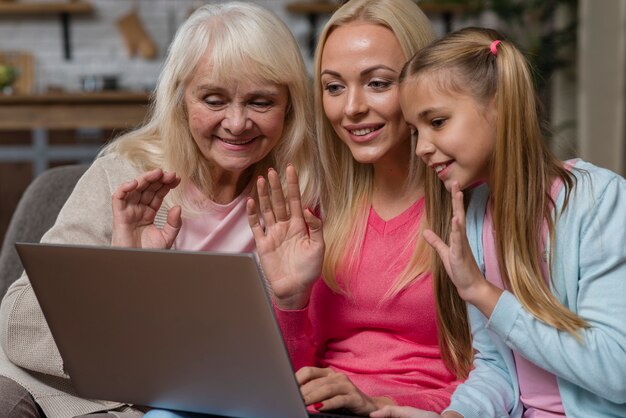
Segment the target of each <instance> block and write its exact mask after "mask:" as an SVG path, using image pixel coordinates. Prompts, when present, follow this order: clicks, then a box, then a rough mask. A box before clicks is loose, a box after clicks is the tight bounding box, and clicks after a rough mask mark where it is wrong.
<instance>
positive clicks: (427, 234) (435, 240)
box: [423, 229, 450, 274]
mask: <svg viewBox="0 0 626 418" xmlns="http://www.w3.org/2000/svg"><path fill="white" fill-rule="evenodd" d="M423 237H424V239H425V240H426V242H427V243H428V245H430V246H431V247H433V249H434V250H435V251H437V254H438V255H439V258H441V262H442V263H443V266H444V268H445V269H446V271H447V272H448V274H450V247H448V246H447V245H446V243H445V242H443V240H442V239H441V238H439V236H438V235H437V234H435V233H434V232H433V231H431V230H430V229H426V230H425V231H424V234H423Z"/></svg>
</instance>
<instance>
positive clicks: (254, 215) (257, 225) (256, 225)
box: [246, 197, 265, 242]
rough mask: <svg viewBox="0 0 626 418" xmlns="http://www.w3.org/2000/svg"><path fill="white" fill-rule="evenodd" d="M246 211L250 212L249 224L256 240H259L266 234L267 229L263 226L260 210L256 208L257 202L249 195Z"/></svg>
mask: <svg viewBox="0 0 626 418" xmlns="http://www.w3.org/2000/svg"><path fill="white" fill-rule="evenodd" d="M246 212H247V213H248V225H250V228H251V229H252V235H253V236H254V240H255V241H256V242H259V240H260V239H261V238H262V237H263V236H264V235H265V231H264V229H263V226H261V221H260V218H259V212H258V211H257V209H256V202H255V201H254V199H253V198H251V197H249V198H248V201H247V202H246Z"/></svg>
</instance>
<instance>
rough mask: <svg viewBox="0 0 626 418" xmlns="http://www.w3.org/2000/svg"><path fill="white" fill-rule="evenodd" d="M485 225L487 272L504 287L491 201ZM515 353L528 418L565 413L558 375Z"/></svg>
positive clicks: (522, 398)
mask: <svg viewBox="0 0 626 418" xmlns="http://www.w3.org/2000/svg"><path fill="white" fill-rule="evenodd" d="M553 190H554V189H553ZM483 225H484V226H483V252H484V258H485V275H486V277H487V279H488V280H489V281H490V282H491V283H493V284H495V285H496V286H498V287H500V288H501V289H504V284H503V281H502V276H501V275H500V268H499V264H498V258H497V255H496V247H495V231H494V229H493V220H492V215H491V205H489V204H488V205H487V211H486V213H485V220H484V224H483ZM544 235H545V234H544ZM543 264H544V265H543V271H544V277H547V269H546V266H545V262H544V263H543ZM513 357H514V359H515V369H516V371H517V378H518V380H519V386H520V392H521V396H520V400H521V401H522V403H523V404H524V407H525V412H524V418H554V417H564V416H565V410H564V409H563V403H562V402H561V394H560V392H559V386H558V384H557V381H556V376H555V375H554V374H552V373H550V372H548V371H546V370H545V369H542V368H540V367H538V366H536V365H535V364H534V363H531V362H530V361H528V360H526V359H525V358H524V357H523V356H521V355H520V354H518V353H517V352H516V351H513Z"/></svg>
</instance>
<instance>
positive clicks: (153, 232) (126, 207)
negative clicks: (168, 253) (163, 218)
mask: <svg viewBox="0 0 626 418" xmlns="http://www.w3.org/2000/svg"><path fill="white" fill-rule="evenodd" d="M179 184H180V177H178V176H177V175H176V173H173V172H164V171H163V170H161V169H158V168H157V169H154V170H151V171H148V172H146V173H144V174H142V175H141V176H139V177H137V178H136V179H134V180H132V181H129V182H127V183H124V184H122V185H121V186H120V187H119V188H118V189H117V190H116V191H115V193H113V196H112V206H113V236H112V242H111V244H112V245H113V246H115V247H136V248H137V247H139V248H170V247H171V246H172V244H173V243H174V240H175V239H176V236H177V235H178V232H179V231H180V227H181V226H182V218H181V208H180V206H174V207H173V208H171V209H170V210H169V211H168V213H167V223H166V224H165V226H164V227H163V228H162V229H159V228H158V227H157V226H156V225H155V224H154V219H155V217H156V214H157V212H158V211H159V208H160V207H161V204H162V203H163V199H164V198H165V196H166V195H167V194H168V193H169V192H170V190H172V189H173V188H175V187H176V186H178V185H179Z"/></svg>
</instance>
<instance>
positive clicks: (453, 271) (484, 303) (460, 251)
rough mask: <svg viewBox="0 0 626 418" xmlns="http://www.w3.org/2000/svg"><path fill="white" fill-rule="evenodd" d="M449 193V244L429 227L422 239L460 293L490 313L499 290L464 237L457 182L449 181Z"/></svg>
mask: <svg viewBox="0 0 626 418" xmlns="http://www.w3.org/2000/svg"><path fill="white" fill-rule="evenodd" d="M450 193H451V194H452V220H451V228H450V242H449V245H448V244H446V243H445V242H443V240H442V239H441V238H440V237H439V236H438V235H437V234H435V233H434V232H433V231H431V230H426V231H424V239H425V240H426V242H428V244H430V245H431V246H432V247H433V248H434V249H435V251H437V254H439V257H440V258H441V260H442V261H443V264H444V266H445V268H446V272H447V273H448V276H449V277H450V280H452V282H453V283H454V285H455V287H456V289H457V291H458V292H459V296H461V298H462V299H463V300H465V301H466V302H469V303H471V304H473V305H475V306H476V307H477V308H478V309H479V310H480V311H481V312H483V314H485V315H487V317H489V316H490V315H491V312H492V311H493V308H494V307H495V304H496V303H497V301H498V298H499V297H500V294H501V293H502V291H501V290H500V289H499V288H498V287H496V286H494V285H492V284H491V283H489V282H488V281H487V280H486V279H485V277H484V276H483V275H482V273H481V271H480V269H479V268H478V265H477V264H476V260H475V259H474V256H473V254H472V249H471V247H470V245H469V241H468V240H467V235H466V230H465V207H464V206H463V192H462V191H460V190H459V185H458V183H454V184H453V185H452V188H451V190H450Z"/></svg>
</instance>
